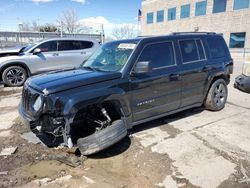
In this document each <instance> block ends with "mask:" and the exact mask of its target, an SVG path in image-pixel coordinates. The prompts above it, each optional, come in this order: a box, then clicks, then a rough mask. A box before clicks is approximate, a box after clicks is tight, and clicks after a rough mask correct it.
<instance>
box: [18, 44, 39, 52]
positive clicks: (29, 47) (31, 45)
mask: <svg viewBox="0 0 250 188" xmlns="http://www.w3.org/2000/svg"><path fill="white" fill-rule="evenodd" d="M36 44H37V43H34V44H28V46H26V47H24V48H22V50H21V52H27V51H28V50H30V49H31V48H33V47H34V46H35V45H36Z"/></svg>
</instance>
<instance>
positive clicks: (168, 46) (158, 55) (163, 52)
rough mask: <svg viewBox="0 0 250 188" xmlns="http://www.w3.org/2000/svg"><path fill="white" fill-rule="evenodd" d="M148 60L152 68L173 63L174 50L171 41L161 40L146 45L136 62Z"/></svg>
mask: <svg viewBox="0 0 250 188" xmlns="http://www.w3.org/2000/svg"><path fill="white" fill-rule="evenodd" d="M141 61H149V62H151V63H152V68H153V69H157V68H162V67H167V66H172V65H175V58H174V50H173V43H172V42H161V43H155V44H149V45H147V46H146V47H145V48H144V49H143V51H142V53H141V55H140V57H139V60H138V62H141Z"/></svg>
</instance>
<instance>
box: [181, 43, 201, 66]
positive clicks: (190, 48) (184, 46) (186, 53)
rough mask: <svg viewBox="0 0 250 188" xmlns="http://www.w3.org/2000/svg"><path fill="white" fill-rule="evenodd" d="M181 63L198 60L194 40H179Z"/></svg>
mask: <svg viewBox="0 0 250 188" xmlns="http://www.w3.org/2000/svg"><path fill="white" fill-rule="evenodd" d="M179 44H180V49H181V54H182V61H183V63H188V62H193V61H198V60H199V55H198V49H197V45H196V43H195V40H183V41H180V42H179Z"/></svg>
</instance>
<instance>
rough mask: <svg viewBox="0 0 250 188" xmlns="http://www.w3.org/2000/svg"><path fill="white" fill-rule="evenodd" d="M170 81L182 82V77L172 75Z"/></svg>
mask: <svg viewBox="0 0 250 188" xmlns="http://www.w3.org/2000/svg"><path fill="white" fill-rule="evenodd" d="M169 79H170V80H171V81H178V80H181V76H180V75H179V74H170V76H169Z"/></svg>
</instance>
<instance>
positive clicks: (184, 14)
mask: <svg viewBox="0 0 250 188" xmlns="http://www.w3.org/2000/svg"><path fill="white" fill-rule="evenodd" d="M188 17H190V4H188V5H182V6H181V18H188Z"/></svg>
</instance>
